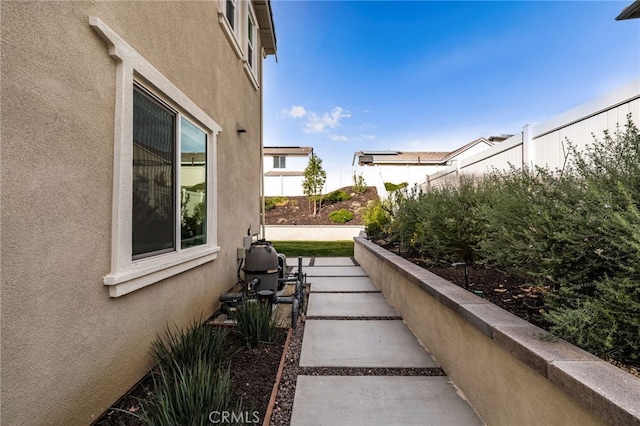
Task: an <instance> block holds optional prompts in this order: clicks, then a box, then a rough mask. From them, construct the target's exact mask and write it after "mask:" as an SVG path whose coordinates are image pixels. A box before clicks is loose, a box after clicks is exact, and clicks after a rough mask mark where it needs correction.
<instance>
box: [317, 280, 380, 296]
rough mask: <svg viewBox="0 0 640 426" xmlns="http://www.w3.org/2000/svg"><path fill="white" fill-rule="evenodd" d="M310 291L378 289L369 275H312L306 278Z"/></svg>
mask: <svg viewBox="0 0 640 426" xmlns="http://www.w3.org/2000/svg"><path fill="white" fill-rule="evenodd" d="M307 281H308V282H309V284H311V291H312V292H318V291H324V292H336V291H337V292H340V291H379V290H378V288H377V287H376V286H375V284H373V282H372V281H371V279H369V277H313V278H310V279H309V280H307Z"/></svg>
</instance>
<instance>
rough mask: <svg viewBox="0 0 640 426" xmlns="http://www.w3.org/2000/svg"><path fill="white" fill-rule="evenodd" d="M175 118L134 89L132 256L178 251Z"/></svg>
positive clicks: (172, 113)
mask: <svg viewBox="0 0 640 426" xmlns="http://www.w3.org/2000/svg"><path fill="white" fill-rule="evenodd" d="M175 125H176V115H175V113H174V112H173V111H171V110H170V109H168V108H166V107H165V106H164V105H162V104H161V103H160V102H158V101H156V100H155V99H152V98H151V97H150V96H148V95H147V94H145V93H143V92H142V91H141V90H140V89H139V88H137V87H134V93H133V209H132V210H133V211H132V223H131V228H132V256H133V258H139V257H144V256H147V255H150V254H156V253H159V252H164V251H171V250H173V249H175V231H174V230H175V225H174V223H175V217H176V215H175V199H176V197H175V190H174V182H175V179H174V162H175V145H176V144H175V142H176V141H175Z"/></svg>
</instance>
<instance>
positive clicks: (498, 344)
mask: <svg viewBox="0 0 640 426" xmlns="http://www.w3.org/2000/svg"><path fill="white" fill-rule="evenodd" d="M354 250H355V258H356V260H357V261H358V263H359V264H360V265H361V266H362V268H363V269H364V270H365V271H366V272H367V274H368V275H369V277H370V278H371V280H372V281H373V282H374V283H375V285H376V286H377V287H378V288H379V289H380V290H381V291H382V292H383V294H384V295H385V297H386V298H387V300H388V301H389V302H390V303H391V304H392V305H393V307H394V308H395V310H396V311H397V312H398V313H399V314H400V315H401V316H402V318H403V319H404V321H405V322H406V323H407V325H408V326H409V328H411V330H412V331H413V333H414V334H415V335H416V337H417V338H418V339H419V340H420V342H421V343H422V344H423V345H424V346H425V347H426V348H427V349H428V350H429V352H430V353H431V354H432V355H433V356H434V357H435V358H436V359H437V360H438V362H439V363H440V364H441V365H442V368H443V369H444V370H445V372H446V373H447V375H448V376H449V377H450V378H451V380H452V381H453V382H454V383H455V384H456V386H457V387H458V388H459V389H460V390H461V391H462V393H463V394H464V396H465V397H466V398H467V399H468V400H469V403H470V404H471V405H472V406H473V407H474V408H475V410H476V411H477V412H478V414H479V415H480V417H481V418H482V419H483V420H484V421H485V422H486V423H487V424H490V425H516V424H517V425H563V426H564V425H578V424H579V425H581V426H586V425H595V424H612V425H640V398H639V396H640V379H639V378H637V377H635V376H633V375H631V374H629V373H626V372H625V371H623V370H621V369H619V368H617V367H615V366H613V365H611V364H609V363H608V362H605V361H603V360H601V359H600V358H597V357H595V356H593V355H591V354H589V353H587V352H585V351H583V350H582V349H580V348H577V347H576V346H573V345H571V344H569V343H567V342H565V341H563V340H560V339H557V338H555V337H553V336H551V335H550V334H548V333H547V332H545V331H544V330H542V329H541V328H538V327H536V326H534V325H531V324H530V323H528V322H526V321H524V320H523V319H521V318H518V317H516V316H515V315H512V314H511V313H509V312H507V311H505V310H503V309H501V308H499V307H497V306H495V305H493V304H492V303H490V302H487V301H486V300H484V299H481V298H480V297H477V296H475V295H474V294H472V293H470V292H468V291H466V290H464V289H463V288H461V287H459V286H457V285H455V284H452V283H450V282H448V281H446V280H445V279H443V278H441V277H439V276H437V275H435V274H432V273H431V272H429V271H427V270H425V269H423V268H421V267H419V266H417V265H414V264H413V263H411V262H409V261H407V260H405V259H403V258H401V257H399V256H397V255H395V254H393V253H391V252H389V251H387V250H385V249H383V248H382V247H380V246H377V245H376V244H373V243H372V242H370V241H368V240H367V239H365V238H362V237H358V238H355V244H354Z"/></svg>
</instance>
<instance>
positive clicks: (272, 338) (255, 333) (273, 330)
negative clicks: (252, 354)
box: [233, 300, 282, 347]
mask: <svg viewBox="0 0 640 426" xmlns="http://www.w3.org/2000/svg"><path fill="white" fill-rule="evenodd" d="M233 317H234V318H235V320H236V322H237V323H238V325H237V326H236V329H235V332H236V333H237V334H238V335H239V336H240V338H241V339H242V341H243V342H244V343H245V344H246V345H247V346H249V347H256V346H258V345H259V344H261V343H267V344H270V343H277V342H278V340H279V339H280V338H281V337H282V334H281V333H280V330H279V324H278V320H277V319H276V317H275V316H274V315H272V312H271V304H269V303H263V302H260V301H257V300H248V301H247V302H246V303H244V304H242V305H240V306H238V308H237V309H236V311H235V312H234V314H233Z"/></svg>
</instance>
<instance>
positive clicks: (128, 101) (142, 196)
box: [89, 17, 222, 297]
mask: <svg viewBox="0 0 640 426" xmlns="http://www.w3.org/2000/svg"><path fill="white" fill-rule="evenodd" d="M89 25H90V26H91V27H92V29H93V30H94V31H95V32H96V33H97V34H98V35H99V36H100V37H101V38H102V39H103V40H104V41H105V42H106V44H107V47H108V54H109V55H110V56H111V57H112V58H113V59H114V62H115V64H116V84H115V87H116V95H115V100H116V103H115V118H114V151H113V152H114V156H113V161H114V164H113V171H114V172H113V209H112V215H111V216H112V220H111V223H112V225H111V226H112V228H111V271H110V272H109V273H108V274H107V275H105V276H104V279H103V282H104V284H105V285H106V286H109V294H110V296H111V297H120V296H122V295H125V294H127V293H131V292H132V291H135V290H137V289H140V288H143V287H146V286H148V285H151V284H154V283H156V282H159V281H161V280H164V279H165V278H168V277H171V276H174V275H176V274H179V273H181V272H184V271H187V270H189V269H192V268H195V267H197V266H200V265H202V264H204V263H206V262H211V261H213V260H215V259H216V257H217V253H218V251H220V248H219V247H218V246H217V229H216V220H215V215H216V207H217V198H216V190H217V188H216V174H215V170H214V169H213V168H212V167H211V166H212V165H214V164H216V141H217V134H218V133H219V132H220V131H221V130H222V128H221V127H220V126H219V125H218V124H217V123H216V122H215V121H214V120H213V119H212V118H211V117H209V116H208V115H207V114H206V113H205V112H204V111H203V110H202V109H201V108H200V107H198V105H196V104H195V103H194V102H193V101H191V100H190V99H189V98H188V97H187V96H186V95H185V94H184V93H183V92H182V91H181V90H180V89H179V88H177V87H176V86H175V85H174V84H173V83H171V82H170V81H169V80H168V79H167V78H166V77H164V75H162V74H161V73H160V72H159V71H158V70H157V68H155V67H154V66H153V65H151V64H150V63H149V62H147V61H146V60H145V59H144V57H142V56H141V55H140V54H139V53H138V52H137V51H136V50H135V49H133V48H132V47H131V46H130V45H129V44H128V43H127V42H125V41H124V40H123V39H122V38H121V37H120V36H119V35H118V34H117V33H116V32H115V31H113V30H112V29H111V28H110V27H109V26H107V25H106V24H105V23H104V22H102V21H101V20H100V19H98V18H95V17H91V18H90V19H89Z"/></svg>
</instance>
